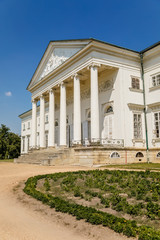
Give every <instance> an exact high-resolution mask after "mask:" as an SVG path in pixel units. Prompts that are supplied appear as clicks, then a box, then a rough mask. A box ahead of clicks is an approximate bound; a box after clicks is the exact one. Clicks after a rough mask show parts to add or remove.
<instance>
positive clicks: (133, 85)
mask: <svg viewBox="0 0 160 240" xmlns="http://www.w3.org/2000/svg"><path fill="white" fill-rule="evenodd" d="M133 80H135V83H134V84H133ZM131 89H134V90H140V89H141V88H140V78H139V77H135V76H131Z"/></svg>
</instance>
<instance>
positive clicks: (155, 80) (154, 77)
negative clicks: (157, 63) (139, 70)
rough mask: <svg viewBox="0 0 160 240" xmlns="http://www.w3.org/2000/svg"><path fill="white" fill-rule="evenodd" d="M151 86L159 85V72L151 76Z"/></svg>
mask: <svg viewBox="0 0 160 240" xmlns="http://www.w3.org/2000/svg"><path fill="white" fill-rule="evenodd" d="M151 87H152V88H155V87H160V73H156V74H154V75H152V76H151Z"/></svg>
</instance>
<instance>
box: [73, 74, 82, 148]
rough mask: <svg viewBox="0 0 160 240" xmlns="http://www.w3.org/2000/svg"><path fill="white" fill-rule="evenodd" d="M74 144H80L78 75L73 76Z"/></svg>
mask: <svg viewBox="0 0 160 240" xmlns="http://www.w3.org/2000/svg"><path fill="white" fill-rule="evenodd" d="M73 94H74V110H73V113H74V127H73V134H74V137H73V139H74V143H75V144H81V95H80V80H79V76H78V74H75V75H74V93H73Z"/></svg>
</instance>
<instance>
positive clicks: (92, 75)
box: [31, 63, 104, 148]
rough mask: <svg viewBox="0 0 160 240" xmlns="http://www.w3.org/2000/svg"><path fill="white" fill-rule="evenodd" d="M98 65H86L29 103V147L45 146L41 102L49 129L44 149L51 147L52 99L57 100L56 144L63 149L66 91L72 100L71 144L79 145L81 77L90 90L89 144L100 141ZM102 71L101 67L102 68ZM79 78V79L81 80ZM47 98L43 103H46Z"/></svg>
mask: <svg viewBox="0 0 160 240" xmlns="http://www.w3.org/2000/svg"><path fill="white" fill-rule="evenodd" d="M100 67H101V65H100V64H98V63H97V64H96V63H92V64H89V65H88V66H87V67H85V69H82V71H79V72H77V73H75V74H73V75H72V76H71V77H69V78H67V79H65V80H63V81H62V82H61V83H58V84H57V85H56V86H54V87H53V88H50V89H49V90H47V91H45V92H44V93H42V94H41V95H40V96H36V98H34V99H33V100H32V125H33V128H32V136H33V138H32V146H31V148H36V147H40V148H44V147H45V103H46V102H48V113H49V127H48V133H49V137H48V147H54V146H55V124H54V123H55V105H56V96H57V99H59V123H60V131H59V139H60V141H59V145H60V146H66V145H67V139H66V137H67V136H66V132H67V129H66V128H67V122H66V121H67V111H66V109H67V108H66V106H67V97H66V96H67V89H68V88H70V89H72V96H70V97H73V107H72V108H73V138H72V139H70V140H71V144H74V145H81V144H82V127H81V125H82V121H81V85H84V81H86V80H85V78H86V79H87V80H88V82H89V84H90V86H89V88H90V89H91V91H90V109H91V110H90V111H91V139H90V141H91V142H94V143H96V142H100V129H99V124H100V123H99V89H98V69H99V68H100ZM103 70H104V68H103ZM84 76H85V77H84ZM81 79H82V80H81ZM46 99H47V100H46ZM38 100H40V106H39V107H40V132H39V134H40V135H39V138H40V146H37V144H36V135H37V134H36V133H37V127H36V124H37V120H36V119H37V116H36V113H37V111H36V109H37V103H36V102H37V101H38Z"/></svg>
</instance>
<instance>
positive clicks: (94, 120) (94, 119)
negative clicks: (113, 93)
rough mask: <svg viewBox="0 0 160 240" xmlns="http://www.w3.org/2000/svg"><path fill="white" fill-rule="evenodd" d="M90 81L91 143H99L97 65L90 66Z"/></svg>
mask: <svg viewBox="0 0 160 240" xmlns="http://www.w3.org/2000/svg"><path fill="white" fill-rule="evenodd" d="M90 79H91V141H92V142H97V141H99V139H100V138H99V134H100V133H99V95H98V65H91V66H90Z"/></svg>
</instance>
